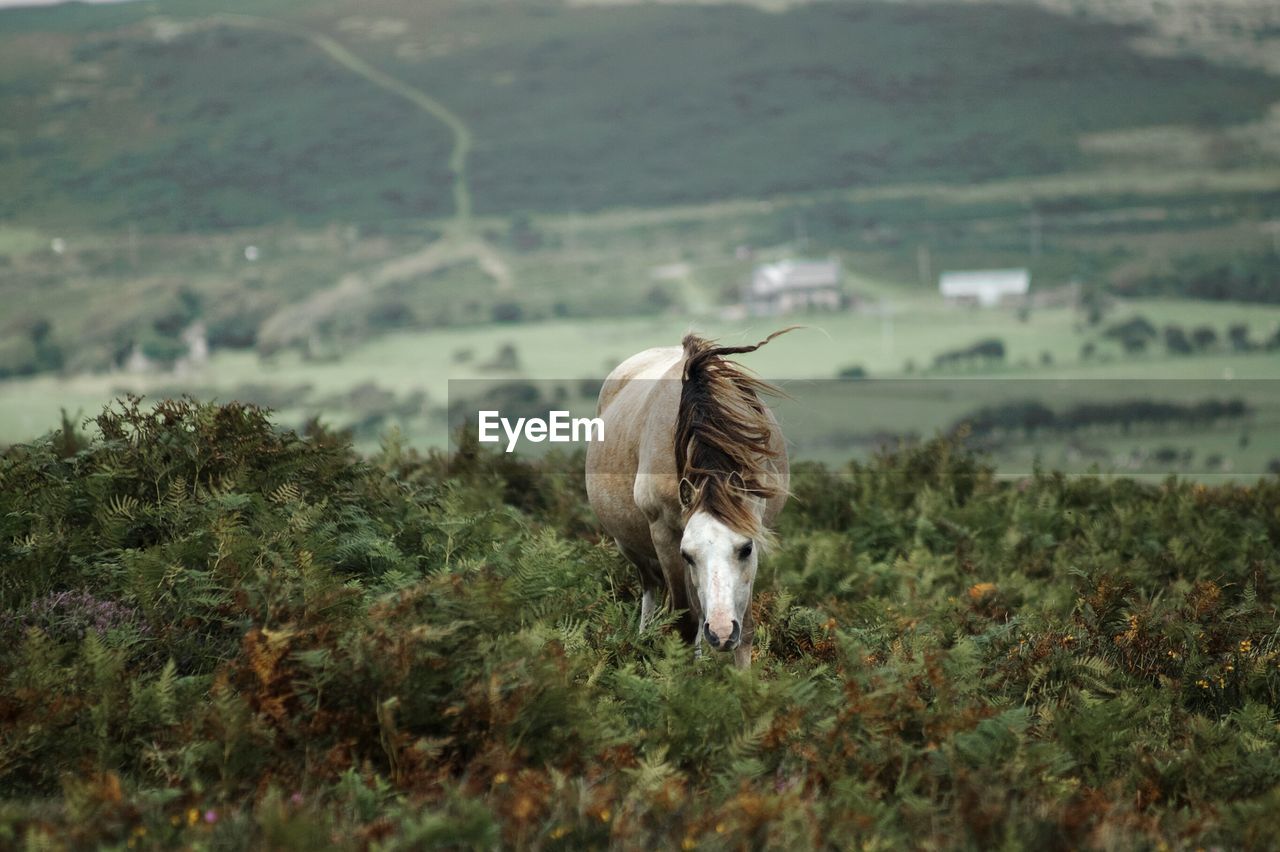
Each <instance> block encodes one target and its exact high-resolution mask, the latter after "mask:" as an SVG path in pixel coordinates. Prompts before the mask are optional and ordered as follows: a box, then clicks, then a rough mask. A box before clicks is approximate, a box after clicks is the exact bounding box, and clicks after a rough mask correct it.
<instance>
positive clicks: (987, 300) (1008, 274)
mask: <svg viewBox="0 0 1280 852" xmlns="http://www.w3.org/2000/svg"><path fill="white" fill-rule="evenodd" d="M1030 289H1031V273H1030V272H1028V271H1027V270H1025V269H976V270H966V271H963V272H944V273H942V275H941V276H940V277H939V278H938V290H939V292H941V293H942V295H943V298H945V299H946V300H947V301H949V302H953V303H955V304H971V305H978V306H980V307H983V308H993V307H996V306H997V305H999V304H1001V303H1002V302H1005V301H1006V300H1009V299H1021V298H1023V297H1025V296H1026V295H1027V291H1028V290H1030Z"/></svg>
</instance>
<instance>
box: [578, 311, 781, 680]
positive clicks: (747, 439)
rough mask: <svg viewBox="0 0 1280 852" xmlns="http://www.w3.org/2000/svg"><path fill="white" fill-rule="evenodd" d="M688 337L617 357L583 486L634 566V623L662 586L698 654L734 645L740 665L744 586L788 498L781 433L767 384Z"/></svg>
mask: <svg viewBox="0 0 1280 852" xmlns="http://www.w3.org/2000/svg"><path fill="white" fill-rule="evenodd" d="M790 330H791V329H784V330H783V331H779V332H775V333H774V334H771V335H769V337H767V338H765V339H764V340H762V341H761V342H759V343H757V344H755V345H754V346H737V347H733V346H715V345H713V344H712V343H711V342H710V341H707V340H704V339H702V338H700V337H697V336H695V335H692V334H690V335H688V336H686V337H685V338H684V341H683V346H681V347H675V346H671V347H663V348H658V349H649V350H646V351H644V352H641V353H639V354H638V355H633V356H632V357H631V358H628V359H627V360H626V361H624V362H623V363H622V364H620V365H619V366H618V367H617V368H616V369H615V370H614V371H613V372H612V373H610V374H609V377H608V378H607V379H606V380H605V383H604V385H603V387H602V388H601V390H600V401H599V404H598V407H597V416H599V417H600V418H601V419H602V420H603V421H604V440H603V441H598V442H593V443H591V444H589V445H588V448H587V471H586V472H587V495H588V496H589V497H590V500H591V507H592V509H594V510H595V513H596V516H597V517H598V518H599V519H600V523H601V524H602V525H603V526H604V529H605V531H606V532H608V533H609V534H610V535H611V536H613V538H614V541H616V542H617V543H618V548H619V549H620V550H621V551H622V553H623V554H624V555H625V556H626V557H627V558H628V559H629V560H631V562H632V563H634V564H635V566H636V567H637V568H638V569H639V570H640V581H641V584H642V586H643V588H644V594H643V597H642V599H641V604H640V629H641V630H643V629H644V627H645V626H646V625H647V624H648V623H649V620H650V618H651V617H652V616H653V612H654V609H655V607H656V606H657V603H658V600H659V596H660V595H661V594H662V593H663V591H664V590H665V592H666V595H667V598H668V600H669V602H670V605H671V607H672V609H675V610H682V611H683V613H684V614H683V616H682V617H681V621H680V632H681V635H682V636H683V637H684V638H685V641H687V642H692V643H693V644H694V648H695V650H696V652H697V653H698V654H701V642H702V640H703V639H704V638H705V639H706V641H707V642H708V643H709V644H710V645H711V647H712V648H715V649H717V650H721V651H733V654H734V662H735V663H736V664H737V665H738V666H740V667H742V668H746V667H748V666H750V665H751V643H752V640H753V638H754V636H755V621H754V619H753V618H752V616H751V588H752V583H754V582H755V577H756V566H757V561H758V559H759V556H760V552H761V551H762V550H764V549H765V548H766V547H767V546H768V545H769V544H770V543H771V541H772V533H771V532H770V526H771V525H772V523H773V521H774V519H775V518H776V517H777V516H778V513H779V512H780V511H781V510H782V506H783V504H784V503H785V502H786V500H787V488H788V485H789V481H790V480H789V476H790V469H789V467H788V464H787V453H786V448H785V446H784V443H783V439H782V434H781V432H780V431H779V429H778V424H777V421H776V420H775V419H774V417H773V413H772V412H771V411H769V409H768V408H767V407H766V406H765V405H764V403H762V402H761V401H760V393H773V392H776V391H775V390H774V388H773V387H772V386H770V385H768V384H766V383H765V382H763V381H761V380H760V379H758V378H755V377H754V376H751V375H749V374H747V373H746V372H744V371H743V370H742V368H741V367H739V366H738V365H737V364H734V363H733V362H731V361H728V360H725V358H724V356H725V355H732V354H738V353H743V352H753V351H755V350H756V349H759V348H760V347H761V346H763V345H764V344H766V343H768V342H769V341H770V340H772V339H773V338H775V337H777V336H778V335H779V334H784V333H785V332H786V331H790Z"/></svg>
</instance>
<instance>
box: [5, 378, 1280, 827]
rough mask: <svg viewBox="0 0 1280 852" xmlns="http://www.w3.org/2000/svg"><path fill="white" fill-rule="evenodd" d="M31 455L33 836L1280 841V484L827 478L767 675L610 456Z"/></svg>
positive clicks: (766, 576)
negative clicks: (608, 482)
mask: <svg viewBox="0 0 1280 852" xmlns="http://www.w3.org/2000/svg"><path fill="white" fill-rule="evenodd" d="M95 425H96V434H97V437H95V438H93V439H91V440H90V439H86V438H85V437H84V436H83V435H82V434H80V433H79V432H78V431H77V430H76V429H74V428H72V427H71V426H70V425H68V426H67V427H66V428H64V429H63V430H61V431H58V432H53V433H51V434H50V435H48V436H47V437H45V438H43V439H41V440H39V441H36V442H33V443H31V444H28V445H21V446H15V447H12V448H10V449H9V450H8V451H6V452H5V453H4V455H3V456H0V566H2V575H0V581H2V582H0V609H2V610H3V613H4V614H3V616H2V617H0V633H2V634H3V642H0V790H3V791H5V792H4V800H3V802H2V803H0V845H4V846H17V847H22V846H26V847H28V848H50V847H52V848H83V847H108V848H111V847H114V848H192V849H221V848H243V847H248V846H253V847H264V848H277V849H291V848H296V849H313V848H322V847H335V848H344V849H401V848H404V849H421V848H432V847H441V846H443V847H450V848H493V847H498V846H514V847H522V848H523V847H528V848H582V847H599V846H605V845H613V846H618V847H622V848H670V847H673V846H679V847H683V848H704V849H722V848H733V849H737V848H756V847H775V848H788V849H790V848H817V847H836V848H848V847H855V846H857V847H863V848H871V849H875V848H899V847H912V848H940V847H945V848H957V847H959V848H983V849H986V848H991V847H995V846H1006V847H1011V848H1022V847H1026V848H1076V847H1082V846H1084V847H1099V848H1134V847H1137V848H1142V847H1150V848H1155V847H1161V848H1163V847H1168V848H1175V847H1184V846H1187V847H1190V846H1197V845H1209V844H1219V845H1223V846H1229V847H1253V848H1263V847H1268V846H1274V845H1276V844H1277V843H1280V829H1277V827H1276V823H1275V821H1274V819H1273V818H1272V816H1273V814H1274V813H1275V810H1276V808H1277V806H1280V758H1278V757H1277V748H1278V747H1280V729H1278V728H1277V725H1276V714H1277V710H1278V709H1280V663H1278V660H1280V645H1278V644H1277V639H1278V637H1280V633H1278V630H1277V628H1278V627H1280V621H1278V620H1277V615H1276V599H1277V588H1276V583H1277V580H1276V554H1277V545H1278V544H1280V512H1277V509H1276V507H1277V506H1280V482H1278V481H1277V480H1276V479H1275V478H1270V479H1266V480H1262V481H1259V482H1258V483H1256V484H1253V485H1222V486H1217V487H1205V486H1202V485H1197V484H1194V483H1190V482H1182V481H1178V480H1174V479H1169V480H1167V481H1164V482H1160V483H1153V484H1147V483H1140V482H1135V481H1132V480H1124V479H1119V480H1103V479H1099V478H1091V477H1082V478H1067V477H1064V476H1062V475H1059V474H1054V473H1045V472H1037V473H1036V474H1034V475H1033V476H1030V477H1028V478H1025V479H1022V480H1020V481H1008V480H1004V479H1001V478H999V477H997V476H995V474H994V472H993V471H992V470H991V469H989V468H988V467H987V466H985V465H984V464H983V463H982V462H981V461H980V460H979V459H977V458H975V457H974V456H972V455H971V454H969V453H967V452H966V451H964V450H963V449H962V448H960V447H959V446H957V445H955V444H953V443H950V442H947V441H942V440H939V441H934V442H930V443H926V444H923V445H920V446H915V447H909V448H904V449H902V450H901V451H898V452H893V453H888V454H885V455H883V456H881V457H879V458H878V459H876V460H875V461H873V462H871V463H869V464H850V465H848V466H847V467H845V468H843V469H840V470H832V469H827V468H823V467H819V466H814V465H807V464H802V465H798V466H797V470H796V472H795V478H794V483H793V489H794V501H793V502H792V504H791V505H789V506H788V508H787V510H786V511H785V512H784V514H783V516H782V528H781V530H780V532H781V541H782V545H781V547H780V548H779V550H778V551H777V552H776V553H774V554H773V555H771V557H770V558H769V559H768V560H767V561H766V562H765V563H764V564H763V566H762V569H761V574H760V577H759V579H758V580H757V587H756V596H755V602H754V606H755V607H756V609H757V615H758V621H759V623H760V628H759V632H758V635H757V654H756V660H755V663H754V665H753V667H752V669H751V670H750V671H745V672H743V671H738V670H736V669H734V668H733V667H732V666H730V665H727V664H726V662H725V660H724V659H723V658H721V657H720V656H715V657H708V658H706V659H703V660H701V661H697V660H695V659H694V658H693V656H692V654H691V652H690V650H689V649H688V648H687V647H685V646H684V645H682V644H681V643H680V641H679V639H678V637H677V636H676V634H675V632H674V630H673V627H672V625H673V621H672V619H671V618H670V617H667V618H665V619H660V620H659V623H658V624H657V626H656V627H655V628H652V629H650V630H646V632H645V633H644V634H643V635H642V634H639V633H638V632H637V629H636V623H637V613H638V588H637V584H636V581H635V579H634V577H633V571H632V569H631V568H630V566H629V565H628V564H626V563H625V562H624V560H623V559H622V558H621V557H620V556H619V555H618V554H617V552H616V551H615V549H614V548H613V546H612V544H611V543H610V542H608V541H605V540H602V537H601V535H600V533H599V532H598V531H597V530H596V528H595V527H594V525H593V524H592V522H591V520H590V518H591V516H590V512H589V510H588V508H587V507H586V501H585V494H584V489H583V483H582V476H581V458H580V456H553V457H551V458H550V459H548V460H546V461H544V462H538V463H526V462H518V461H511V460H510V459H508V458H506V457H503V456H495V455H487V454H485V453H483V452H481V450H480V449H479V448H478V447H477V446H475V445H469V446H464V447H463V448H462V449H460V450H459V451H458V452H457V453H456V454H455V455H453V456H451V457H447V456H444V455H440V454H428V455H425V456H423V455H420V454H418V453H415V452H413V451H412V450H408V449H406V448H404V447H402V446H400V445H399V443H398V442H397V441H396V440H395V439H394V437H392V438H389V439H388V440H387V443H386V445H385V446H384V448H383V450H382V452H381V453H379V454H378V455H376V456H375V457H372V458H360V457H358V456H356V455H355V454H354V453H353V452H352V450H351V448H350V446H349V444H348V443H347V442H346V441H345V440H344V439H343V438H342V436H340V435H335V434H333V433H331V432H328V431H326V430H324V429H322V428H319V427H312V428H310V429H308V430H307V432H306V433H305V434H301V435H299V434H295V433H293V432H288V431H281V430H279V429H277V428H276V427H275V426H274V425H273V424H272V422H271V421H270V419H269V417H268V416H267V414H266V413H265V412H264V411H262V410H260V409H257V408H254V407H252V406H245V405H237V404H232V405H226V406H215V405H209V404H200V403H195V402H191V401H167V402H163V403H160V404H159V405H157V406H155V407H154V408H153V407H148V406H144V405H142V404H141V402H140V401H139V400H136V399H129V400H124V401H122V402H120V403H118V404H116V405H114V406H113V407H111V408H109V409H108V410H107V411H105V412H103V414H101V415H99V416H98V417H97V418H96V424H95Z"/></svg>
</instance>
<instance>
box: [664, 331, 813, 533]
mask: <svg viewBox="0 0 1280 852" xmlns="http://www.w3.org/2000/svg"><path fill="white" fill-rule="evenodd" d="M793 328H794V326H793V327H792V328H785V329H783V330H782V331H775V332H774V333H773V334H771V335H769V336H768V337H766V338H765V339H764V340H762V341H760V342H759V343H757V344H755V345H754V346H716V345H714V342H713V341H710V340H705V339H703V338H701V337H698V336H697V335H695V334H688V335H685V338H684V341H683V345H684V356H685V365H684V375H683V382H682V384H681V387H680V409H679V412H678V413H677V415H676V435H675V450H676V475H677V476H678V477H679V478H681V479H688V480H689V482H690V483H691V484H692V485H693V489H694V491H693V499H692V500H691V501H690V502H689V504H688V505H687V506H685V517H686V518H687V517H688V516H689V515H690V514H692V513H693V512H695V511H697V510H699V509H702V510H704V511H707V512H710V513H711V514H712V515H714V516H715V517H716V518H718V519H719V520H720V521H721V522H722V523H724V524H725V525H727V526H728V527H730V528H731V529H733V530H735V531H737V532H739V533H741V534H742V535H746V536H750V537H751V538H754V539H760V540H761V541H760V543H761V544H765V543H767V540H768V533H767V532H766V531H765V530H763V529H762V528H761V524H760V518H759V517H758V516H757V514H756V513H755V512H753V511H752V502H753V501H751V500H749V499H747V498H748V497H757V498H760V499H765V500H767V499H769V498H771V497H774V496H777V494H778V492H779V487H778V485H777V484H776V483H775V481H774V479H773V477H772V476H769V475H768V474H769V471H767V470H766V465H767V463H768V462H770V461H772V460H774V459H776V458H777V457H778V456H779V454H780V451H779V450H778V449H775V448H774V447H773V446H772V438H773V431H774V426H773V422H772V421H771V420H770V418H769V415H768V412H767V410H766V409H765V407H764V403H762V402H761V401H760V396H759V395H760V394H773V395H779V394H780V393H781V391H779V390H778V389H777V388H775V387H774V386H773V385H771V384H769V383H768V382H765V381H764V380H762V379H759V378H757V377H755V376H753V375H751V374H750V373H748V372H747V371H746V370H744V369H743V368H742V367H740V366H738V365H737V364H735V363H733V362H732V361H727V360H725V358H724V356H725V355H736V354H739V353H743V352H754V351H755V350H757V349H759V348H760V347H761V346H764V345H765V344H766V343H768V342H769V341H770V340H773V339H774V338H775V337H777V336H778V335H780V334H786V333H787V332H788V331H791V330H792V329H793ZM733 474H737V476H738V478H740V480H741V481H740V482H737V481H734V482H731V481H730V480H731V477H732V476H733Z"/></svg>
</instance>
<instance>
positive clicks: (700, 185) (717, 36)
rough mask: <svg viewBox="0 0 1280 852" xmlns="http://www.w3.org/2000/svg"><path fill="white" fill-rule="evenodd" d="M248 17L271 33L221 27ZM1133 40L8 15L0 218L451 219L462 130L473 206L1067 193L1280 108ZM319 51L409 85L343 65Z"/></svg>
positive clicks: (1015, 19) (871, 29) (1228, 71)
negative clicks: (882, 190) (1091, 149)
mask: <svg viewBox="0 0 1280 852" xmlns="http://www.w3.org/2000/svg"><path fill="white" fill-rule="evenodd" d="M237 10H240V11H250V12H252V13H253V14H255V15H260V16H264V17H266V18H269V19H270V20H271V21H272V22H274V23H273V24H271V26H272V27H275V28H267V29H261V28H259V29H254V28H246V27H244V26H243V25H242V24H243V23H244V22H243V21H242V22H240V23H239V24H238V25H236V26H231V25H229V24H228V19H226V18H223V17H219V16H220V15H222V14H223V13H226V12H233V11H237ZM161 12H163V14H164V17H160V13H161ZM1138 35H1141V31H1140V30H1138V29H1136V28H1134V27H1124V26H1116V25H1111V24H1102V23H1096V22H1090V21H1086V20H1082V19H1078V18H1070V17H1064V16H1061V15H1056V14H1053V13H1051V12H1048V11H1044V10H1042V9H1038V8H1034V7H1021V6H987V5H947V4H942V5H917V4H912V5H896V4H893V5H891V4H878V3H857V4H818V5H811V6H803V7H798V8H795V9H792V10H790V11H786V12H783V13H767V12H764V11H761V10H759V9H756V8H751V7H746V6H673V5H639V6H620V7H569V6H562V5H559V4H552V3H539V2H533V3H522V4H519V5H507V4H500V3H486V2H481V3H471V2H468V3H462V2H453V1H452V0H431V2H427V3H410V2H407V0H380V1H379V2H365V3H359V4H357V3H354V2H346V1H345V0H344V2H321V3H314V4H300V3H296V2H285V0H272V2H266V3H256V4H253V5H252V6H249V5H248V4H217V3H213V2H206V1H205V0H200V1H199V2H197V1H196V0H180V2H176V3H172V4H170V3H166V4H163V6H161V5H160V4H156V3H150V2H139V3H131V4H123V5H112V6H94V7H88V6H80V5H70V6H60V7H55V8H49V9H38V10H33V9H29V10H6V11H0V114H3V115H4V116H5V117H6V121H5V125H4V127H3V128H0V221H9V222H22V223H33V224H49V223H58V224H70V225H76V226H82V227H111V228H118V227H121V226H123V225H124V224H126V223H135V224H137V225H139V226H141V227H143V228H146V229H150V230H207V229H217V228H227V227H238V226H254V225H262V224H270V223H274V222H283V221H293V222H300V223H305V224H316V223H323V222H328V221H369V222H373V221H381V220H388V219H397V218H418V217H443V216H448V215H450V214H452V213H453V212H454V211H455V210H456V207H457V202H456V200H455V198H456V196H455V194H454V188H455V187H454V184H455V175H456V173H457V170H455V169H454V168H452V167H451V165H450V162H449V160H450V157H451V155H457V154H458V147H459V135H460V134H465V136H466V140H465V141H466V145H464V146H463V147H464V148H465V150H464V152H463V153H464V154H465V167H466V171H465V175H464V178H465V180H464V182H465V184H466V188H467V190H468V191H469V193H470V198H471V199H472V201H473V203H474V207H475V210H476V211H477V213H480V214H514V213H519V212H523V211H565V210H580V211H586V210H595V209H601V208H606V207H619V206H657V205H667V204H675V203H685V202H697V201H708V200H716V199H730V198H755V197H766V196H770V195H774V194H777V193H783V192H808V191H815V190H824V189H832V188H837V187H848V186H859V185H873V184H886V183H897V182H915V181H938V182H967V181H974V180H985V179H993V178H1002V177H1011V176H1020V175H1039V174H1053V173H1061V172H1068V171H1072V170H1077V169H1080V168H1083V167H1086V166H1087V165H1088V159H1087V158H1088V156H1089V154H1088V153H1087V152H1086V151H1085V150H1083V149H1082V148H1081V145H1080V144H1079V141H1080V138H1081V137H1082V136H1085V135H1096V134H1100V133H1108V132H1112V131H1120V130H1125V129H1129V128H1141V127H1152V126H1164V125H1178V126H1187V127H1191V128H1193V129H1194V130H1195V131H1197V132H1202V133H1203V132H1216V131H1219V130H1221V129H1222V128H1227V127H1230V126H1232V125H1236V124H1240V123H1244V122H1250V121H1256V120H1258V119H1260V118H1261V117H1262V116H1263V115H1264V114H1265V113H1266V110H1267V108H1268V106H1269V105H1270V104H1271V103H1273V102H1275V101H1277V100H1280V79H1277V78H1275V77H1271V76H1268V75H1267V74H1265V73H1263V72H1261V71H1258V70H1252V69H1246V68H1237V67H1226V66H1221V65H1213V64H1210V63H1209V62H1207V61H1206V60H1204V59H1200V58H1195V57H1182V58H1178V57H1155V56H1150V55H1146V54H1143V53H1140V52H1138V51H1137V50H1136V49H1135V48H1134V47H1133V46H1132V41H1133V39H1134V38H1135V37H1136V36H1138ZM308 36H311V37H312V38H311V39H310V40H309V38H308ZM316 36H322V37H331V38H332V39H334V40H335V41H334V43H335V44H337V45H340V46H341V47H342V48H344V49H347V50H349V51H351V53H352V55H353V56H354V57H357V58H358V60H360V61H363V62H364V63H367V64H368V66H369V67H371V68H372V69H374V70H375V71H376V72H378V73H382V74H385V75H388V78H389V79H390V80H393V81H395V82H396V84H397V85H402V86H403V87H404V91H399V92H397V91H394V90H392V89H391V88H389V87H388V86H387V85H382V86H381V87H379V86H378V85H375V84H374V83H373V82H371V80H370V79H369V78H368V77H367V76H361V74H360V73H356V72H355V71H353V70H352V68H351V67H346V66H344V65H343V64H341V63H340V62H338V61H335V59H334V57H333V56H332V55H330V54H328V53H326V52H325V51H324V50H322V49H320V48H318V47H317V42H316V41H315V40H314V37H316ZM406 91H408V92H410V93H417V94H418V95H420V96H422V97H424V98H430V99H434V101H437V102H439V104H441V105H443V107H444V108H447V110H448V111H449V112H450V113H451V114H452V115H453V116H454V117H456V120H457V125H458V126H450V125H449V124H447V123H446V122H443V121H441V120H440V118H439V117H438V116H435V115H433V114H431V113H430V112H429V111H428V110H425V109H423V108H420V107H419V106H415V105H414V104H413V103H411V102H410V100H409V96H408V95H406V94H405V92H406ZM1228 155H1229V156H1228ZM1224 156H1228V160H1224V162H1225V163H1226V164H1228V165H1231V164H1235V161H1233V160H1230V159H1229V157H1230V156H1234V157H1236V158H1238V157H1240V156H1246V157H1247V156H1248V152H1247V151H1246V152H1245V153H1244V154H1243V155H1241V154H1240V152H1239V151H1236V150H1234V149H1232V150H1231V151H1228V152H1227V154H1225V155H1224Z"/></svg>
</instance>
